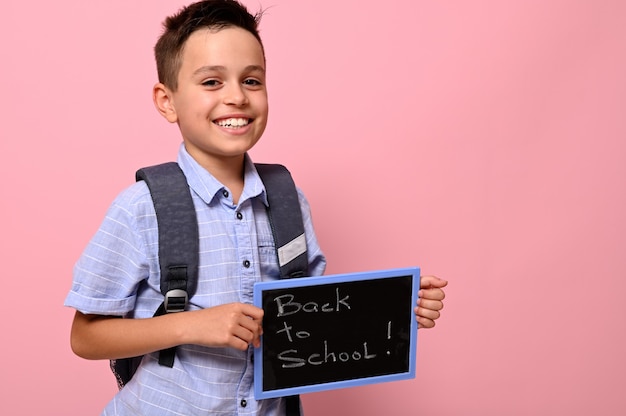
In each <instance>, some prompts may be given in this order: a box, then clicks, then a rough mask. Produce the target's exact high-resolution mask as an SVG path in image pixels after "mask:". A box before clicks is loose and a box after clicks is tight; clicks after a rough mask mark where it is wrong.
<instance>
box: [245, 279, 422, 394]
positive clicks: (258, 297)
mask: <svg viewBox="0 0 626 416" xmlns="http://www.w3.org/2000/svg"><path fill="white" fill-rule="evenodd" d="M407 276H411V277H412V288H413V290H412V295H411V302H412V303H411V307H409V306H408V305H407V314H410V316H411V320H410V346H409V365H408V368H407V371H405V372H400V373H394V374H388V375H379V376H368V377H363V378H357V379H350V380H342V381H331V382H324V383H320V384H313V385H303V386H296V387H289V388H281V389H273V390H264V388H263V337H261V347H259V348H256V349H255V350H254V395H255V398H256V399H257V400H260V399H268V398H272V397H282V396H290V395H295V394H303V393H312V392H318V391H324V390H331V389H339V388H346V387H355V386H361V385H366V384H374V383H382V382H388V381H398V380H406V379H412V378H415V367H416V352H417V322H416V320H415V312H414V308H413V307H412V306H413V305H415V304H416V302H417V292H418V290H419V287H420V269H419V267H411V268H399V269H388V270H379V271H369V272H362V273H347V274H335V275H327V276H320V277H304V278H298V279H284V280H275V281H268V282H259V283H256V284H255V285H254V305H256V306H258V307H262V298H263V292H264V291H268V290H274V289H286V288H300V287H306V286H316V285H324V284H334V283H341V282H354V281H365V280H371V279H385V278H393V277H396V278H397V277H407Z"/></svg>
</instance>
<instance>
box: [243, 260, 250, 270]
mask: <svg viewBox="0 0 626 416" xmlns="http://www.w3.org/2000/svg"><path fill="white" fill-rule="evenodd" d="M243 267H245V268H246V269H247V268H248V267H250V261H249V260H244V261H243Z"/></svg>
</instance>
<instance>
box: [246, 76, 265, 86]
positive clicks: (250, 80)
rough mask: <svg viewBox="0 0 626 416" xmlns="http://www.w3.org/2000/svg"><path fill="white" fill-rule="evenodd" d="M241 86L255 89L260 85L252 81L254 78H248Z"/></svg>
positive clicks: (255, 80)
mask: <svg viewBox="0 0 626 416" xmlns="http://www.w3.org/2000/svg"><path fill="white" fill-rule="evenodd" d="M243 85H247V86H250V87H256V86H259V85H261V81H259V80H257V79H254V78H248V79H246V80H244V81H243Z"/></svg>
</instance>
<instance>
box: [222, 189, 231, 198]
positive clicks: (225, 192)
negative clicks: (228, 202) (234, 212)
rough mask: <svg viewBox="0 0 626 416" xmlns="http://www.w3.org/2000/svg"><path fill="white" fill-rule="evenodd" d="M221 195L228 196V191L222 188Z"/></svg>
mask: <svg viewBox="0 0 626 416" xmlns="http://www.w3.org/2000/svg"><path fill="white" fill-rule="evenodd" d="M222 195H224V198H228V195H229V194H228V191H227V190H226V189H224V190H223V191H222Z"/></svg>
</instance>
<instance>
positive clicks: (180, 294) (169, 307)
mask: <svg viewBox="0 0 626 416" xmlns="http://www.w3.org/2000/svg"><path fill="white" fill-rule="evenodd" d="M188 300H189V298H188V296H187V292H186V291H184V290H182V289H172V290H170V291H169V292H167V293H166V294H165V300H164V301H163V306H164V307H165V312H166V313H170V312H182V311H184V310H185V307H186V306H187V301H188Z"/></svg>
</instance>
